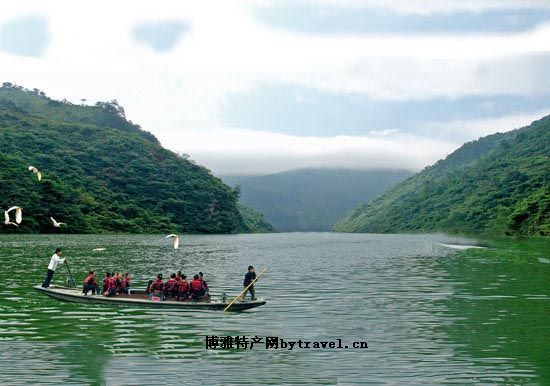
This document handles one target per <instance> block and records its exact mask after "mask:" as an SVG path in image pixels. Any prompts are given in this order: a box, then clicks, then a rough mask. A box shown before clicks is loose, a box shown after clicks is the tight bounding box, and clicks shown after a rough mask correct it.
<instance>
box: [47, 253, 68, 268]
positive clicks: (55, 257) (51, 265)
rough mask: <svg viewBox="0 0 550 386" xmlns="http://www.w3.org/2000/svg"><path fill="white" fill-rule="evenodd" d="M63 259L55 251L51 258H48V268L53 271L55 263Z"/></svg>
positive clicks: (61, 261)
mask: <svg viewBox="0 0 550 386" xmlns="http://www.w3.org/2000/svg"><path fill="white" fill-rule="evenodd" d="M64 261H65V259H62V258H61V257H60V256H59V255H58V254H57V253H54V254H53V255H52V259H51V260H50V265H48V269H51V270H52V271H55V269H56V268H57V264H59V263H63V262H64Z"/></svg>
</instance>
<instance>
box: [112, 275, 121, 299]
mask: <svg viewBox="0 0 550 386" xmlns="http://www.w3.org/2000/svg"><path fill="white" fill-rule="evenodd" d="M113 279H114V281H115V287H116V292H117V293H119V294H121V293H123V288H122V275H121V274H120V272H115V274H114V275H113Z"/></svg>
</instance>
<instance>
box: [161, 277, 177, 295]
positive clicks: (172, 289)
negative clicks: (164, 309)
mask: <svg viewBox="0 0 550 386" xmlns="http://www.w3.org/2000/svg"><path fill="white" fill-rule="evenodd" d="M176 285H177V282H176V274H175V273H173V274H171V275H170V279H168V280H167V281H166V284H165V285H164V296H165V297H167V298H173V297H175V296H176V291H177V289H176V288H177V287H176Z"/></svg>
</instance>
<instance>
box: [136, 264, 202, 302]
mask: <svg viewBox="0 0 550 386" xmlns="http://www.w3.org/2000/svg"><path fill="white" fill-rule="evenodd" d="M145 293H146V295H147V297H148V299H150V300H176V301H185V300H189V299H192V300H208V299H210V294H209V288H208V284H207V283H206V280H204V274H203V273H202V272H199V273H198V275H194V276H193V280H191V281H188V280H187V276H185V275H184V274H182V272H181V271H178V272H177V273H172V274H171V275H170V278H169V279H168V280H166V282H164V281H163V279H162V274H161V273H159V274H158V275H157V277H156V279H155V280H149V283H148V284H147V288H146V289H145Z"/></svg>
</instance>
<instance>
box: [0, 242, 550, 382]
mask: <svg viewBox="0 0 550 386" xmlns="http://www.w3.org/2000/svg"><path fill="white" fill-rule="evenodd" d="M438 242H441V243H447V244H467V243H469V242H472V240H465V239H459V238H450V237H445V236H440V235H436V236H433V235H414V236H411V235H346V234H328V233H295V234H274V235H236V236H189V237H185V238H183V239H182V245H181V246H180V249H179V250H174V249H172V248H171V246H170V244H169V243H166V241H165V240H163V236H90V235H86V236H82V235H72V236H68V235H67V236H64V235H58V236H30V235H11V236H1V237H0V258H1V259H2V261H3V262H4V265H5V267H4V269H3V270H2V271H1V272H0V283H1V284H2V286H1V287H0V314H1V315H2V316H1V317H0V354H1V358H2V359H0V383H2V384H27V383H29V382H41V383H44V384H104V383H107V384H108V385H119V384H120V385H123V384H124V385H127V384H131V383H132V382H134V383H135V384H147V383H153V382H154V383H159V382H160V383H162V384H181V383H183V382H187V383H191V382H194V383H199V384H201V383H207V384H208V383H249V384H258V383H265V384H280V383H284V382H286V383H292V384H297V383H309V384H311V383H318V384H335V383H343V384H346V383H361V382H375V383H394V384H395V383H432V384H441V383H451V382H456V383H489V384H491V383H540V384H544V383H548V382H550V374H549V373H548V371H549V370H548V368H549V366H548V359H547V358H549V357H550V352H549V349H548V347H550V342H549V341H548V339H549V334H548V327H547V319H548V315H550V309H549V306H548V305H549V304H550V303H549V301H550V295H549V290H548V286H547V283H548V282H549V280H548V279H549V278H550V264H547V263H544V260H545V259H546V260H548V258H549V256H548V253H547V252H545V251H548V246H549V245H548V242H547V241H544V240H542V241H541V240H538V241H532V242H528V243H524V245H522V244H521V242H508V244H507V243H505V242H500V243H498V242H497V243H496V244H493V245H491V244H490V245H489V248H487V249H474V250H464V251H460V252H456V251H453V250H450V249H449V248H442V247H440V246H438V244H437V243H438ZM59 245H61V246H63V247H64V249H65V254H66V256H68V257H69V263H70V265H71V270H72V271H73V274H74V275H75V276H78V277H77V281H81V280H82V279H83V278H84V276H85V275H84V274H85V272H87V270H89V269H95V270H98V271H101V272H103V271H111V270H118V271H122V272H125V271H129V272H131V274H132V276H133V277H134V282H135V283H136V285H139V286H141V285H144V284H145V283H146V282H147V280H148V279H149V278H150V277H151V276H153V274H156V273H157V272H162V273H164V274H167V273H169V272H173V271H176V270H179V269H181V270H183V271H184V272H185V273H187V274H191V273H195V272H198V271H199V270H202V271H203V272H206V274H207V280H208V282H209V285H210V286H211V287H212V289H213V290H214V292H217V293H221V292H227V293H229V294H236V293H237V292H238V291H239V289H240V287H241V284H242V276H243V275H244V273H245V271H246V267H247V266H248V265H249V264H253V265H255V266H256V267H257V268H261V267H264V266H265V267H268V271H267V273H266V274H265V275H264V276H263V277H262V280H261V283H260V284H258V286H257V291H258V295H259V296H260V297H265V298H266V299H267V300H268V304H267V305H266V306H264V307H261V308H258V309H255V310H251V311H248V312H243V313H230V314H224V313H221V312H212V311H178V310H157V309H144V308H130V307H124V306H121V307H109V306H104V305H82V304H74V303H63V302H58V301H56V300H54V299H50V298H47V297H44V296H41V295H39V294H36V293H34V292H33V290H32V285H34V284H36V283H39V282H40V281H42V279H43V275H44V273H45V270H46V267H47V264H48V262H49V257H50V256H51V254H52V251H53V249H55V247H56V246H59ZM94 248H105V250H104V251H94V250H93V249H94ZM545 253H546V254H545ZM64 270H65V267H63V266H60V267H59V268H58V271H57V272H56V275H55V277H54V282H57V283H62V282H63V281H64V279H65V278H66V273H65V271H64ZM205 335H217V336H227V335H231V336H237V335H239V336H243V335H244V336H248V337H252V336H255V335H258V336H261V337H264V336H279V337H282V338H285V339H292V340H298V339H302V340H334V339H337V338H341V339H342V340H343V342H344V344H346V343H351V342H353V341H362V340H366V341H368V344H369V348H368V349H365V350H352V349H348V350H330V349H324V350H315V349H302V350H297V349H294V350H292V351H283V350H265V349H264V348H261V347H258V348H254V349H253V350H246V351H244V350H228V351H223V350H205V348H204V336H205Z"/></svg>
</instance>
